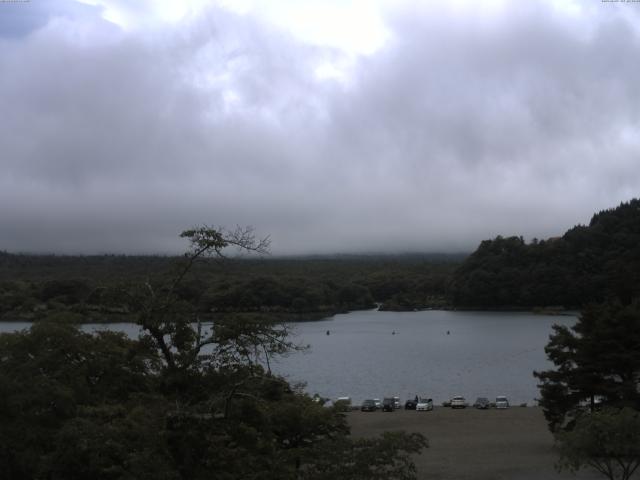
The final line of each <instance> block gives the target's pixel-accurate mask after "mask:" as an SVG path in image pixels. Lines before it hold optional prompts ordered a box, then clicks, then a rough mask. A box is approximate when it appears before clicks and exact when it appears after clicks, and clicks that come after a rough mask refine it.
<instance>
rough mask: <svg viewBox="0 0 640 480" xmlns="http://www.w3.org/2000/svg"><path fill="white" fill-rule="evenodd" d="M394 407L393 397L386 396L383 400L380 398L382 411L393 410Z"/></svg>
mask: <svg viewBox="0 0 640 480" xmlns="http://www.w3.org/2000/svg"><path fill="white" fill-rule="evenodd" d="M395 408H396V401H395V400H394V399H393V397H387V398H385V399H384V400H382V411H383V412H393V410H394V409H395Z"/></svg>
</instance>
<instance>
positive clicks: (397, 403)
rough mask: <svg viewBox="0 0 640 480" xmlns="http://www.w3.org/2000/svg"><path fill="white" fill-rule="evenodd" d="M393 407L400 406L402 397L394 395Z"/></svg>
mask: <svg viewBox="0 0 640 480" xmlns="http://www.w3.org/2000/svg"><path fill="white" fill-rule="evenodd" d="M393 408H396V409H398V408H400V397H393Z"/></svg>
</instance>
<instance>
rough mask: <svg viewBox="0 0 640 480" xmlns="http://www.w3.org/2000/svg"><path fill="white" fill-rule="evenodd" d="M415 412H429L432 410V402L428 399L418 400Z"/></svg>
mask: <svg viewBox="0 0 640 480" xmlns="http://www.w3.org/2000/svg"><path fill="white" fill-rule="evenodd" d="M416 410H417V411H421V412H429V411H431V410H433V400H431V399H430V398H419V399H418V403H417V404H416Z"/></svg>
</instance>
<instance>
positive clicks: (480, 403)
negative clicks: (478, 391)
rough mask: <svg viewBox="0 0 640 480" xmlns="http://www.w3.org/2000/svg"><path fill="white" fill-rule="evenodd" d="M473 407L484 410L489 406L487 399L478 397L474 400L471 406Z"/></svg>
mask: <svg viewBox="0 0 640 480" xmlns="http://www.w3.org/2000/svg"><path fill="white" fill-rule="evenodd" d="M473 406H474V407H476V408H479V409H480V410H486V409H488V408H489V406H490V403H489V399H488V398H486V397H478V398H476V401H475V403H474V404H473Z"/></svg>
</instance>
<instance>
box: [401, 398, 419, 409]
mask: <svg viewBox="0 0 640 480" xmlns="http://www.w3.org/2000/svg"><path fill="white" fill-rule="evenodd" d="M417 404H418V397H416V398H415V399H412V398H410V399H409V400H407V401H406V402H404V409H405V410H415V409H416V405H417Z"/></svg>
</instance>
